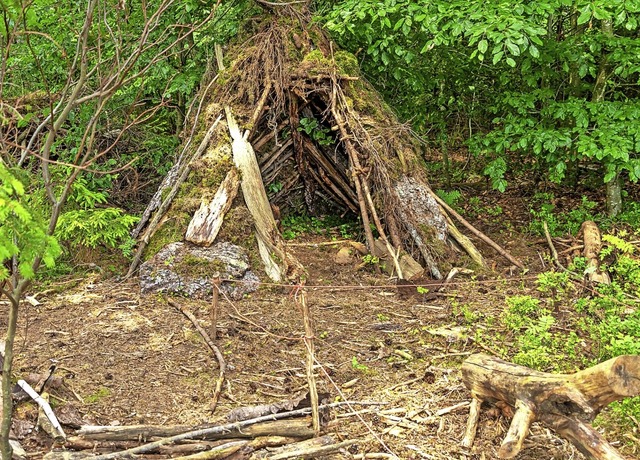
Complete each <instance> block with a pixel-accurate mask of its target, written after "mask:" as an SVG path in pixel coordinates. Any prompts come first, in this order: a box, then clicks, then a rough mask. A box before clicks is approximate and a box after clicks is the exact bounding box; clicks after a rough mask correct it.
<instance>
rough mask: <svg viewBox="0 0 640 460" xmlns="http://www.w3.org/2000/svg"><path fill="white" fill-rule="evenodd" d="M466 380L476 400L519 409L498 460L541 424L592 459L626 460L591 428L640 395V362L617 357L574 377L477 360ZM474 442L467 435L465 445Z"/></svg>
mask: <svg viewBox="0 0 640 460" xmlns="http://www.w3.org/2000/svg"><path fill="white" fill-rule="evenodd" d="M462 380H463V382H464V384H465V385H466V387H467V388H468V389H469V390H470V391H471V393H472V395H473V397H474V398H476V399H478V400H480V401H486V402H490V403H499V402H502V403H507V404H508V405H509V406H511V407H512V408H515V411H516V412H515V416H514V418H513V421H512V423H511V427H510V429H509V432H508V434H507V437H506V438H505V439H504V441H503V443H502V447H501V448H500V451H499V456H500V458H513V457H514V456H515V455H517V453H518V452H519V451H520V450H521V449H522V443H523V441H524V438H525V437H526V435H527V433H528V431H529V426H530V424H531V423H532V422H533V421H534V420H538V421H540V422H542V423H543V424H545V425H547V426H548V427H549V428H552V429H555V430H557V431H558V433H559V434H561V435H563V436H565V437H567V438H568V439H569V440H570V441H571V442H572V443H573V444H574V445H575V446H576V447H577V448H578V449H579V450H580V451H581V452H582V453H584V454H585V455H586V456H587V457H588V458H595V459H607V460H608V459H622V458H623V457H622V456H620V454H619V453H617V451H616V450H615V449H614V448H613V447H611V446H610V445H609V444H608V443H607V442H606V441H605V440H604V438H602V437H601V436H599V435H598V434H597V432H596V431H595V430H594V429H593V428H591V427H590V426H589V425H588V423H587V422H590V421H592V420H593V419H594V418H595V417H596V415H597V414H598V413H599V412H600V411H601V410H602V409H603V408H604V407H605V406H607V405H608V404H609V403H611V402H613V401H617V400H621V399H624V398H626V397H631V396H635V395H638V394H640V356H638V355H626V356H619V357H617V358H613V359H610V360H609V361H606V362H603V363H600V364H598V365H596V366H593V367H590V368H588V369H584V370H582V371H580V372H576V373H575V374H549V373H544V372H538V371H534V370H532V369H529V368H526V367H524V366H518V365H516V364H513V363H509V362H506V361H503V360H501V359H498V358H494V357H492V356H488V355H485V354H475V355H472V356H470V357H469V358H468V359H467V360H466V361H465V362H464V363H463V365H462ZM470 425H471V422H470ZM472 438H473V436H470V435H469V433H467V435H466V436H465V443H468V444H470V442H469V440H470V439H472Z"/></svg>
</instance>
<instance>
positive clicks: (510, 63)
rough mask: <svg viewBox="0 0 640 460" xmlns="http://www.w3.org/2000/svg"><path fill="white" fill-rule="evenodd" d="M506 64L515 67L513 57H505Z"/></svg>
mask: <svg viewBox="0 0 640 460" xmlns="http://www.w3.org/2000/svg"><path fill="white" fill-rule="evenodd" d="M507 64H509V66H511V67H515V66H516V61H514V60H513V58H510V57H508V58H507Z"/></svg>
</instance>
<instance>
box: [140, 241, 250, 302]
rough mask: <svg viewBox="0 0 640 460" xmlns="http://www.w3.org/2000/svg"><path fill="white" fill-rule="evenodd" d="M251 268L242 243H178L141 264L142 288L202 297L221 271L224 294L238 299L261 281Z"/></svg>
mask: <svg viewBox="0 0 640 460" xmlns="http://www.w3.org/2000/svg"><path fill="white" fill-rule="evenodd" d="M249 268H250V267H249V257H248V256H247V253H246V251H245V250H244V249H243V248H241V247H240V246H236V245H234V244H231V243H227V242H220V243H217V244H214V245H213V246H211V247H200V246H195V245H193V244H190V243H183V242H176V243H171V244H168V245H167V246H165V247H164V248H162V249H161V250H160V251H158V253H157V254H156V255H155V256H153V257H152V258H151V259H149V260H148V261H146V262H145V263H143V264H142V265H141V266H140V289H141V291H142V292H143V293H145V294H146V293H150V292H165V293H171V294H180V295H185V296H187V297H193V298H200V299H201V298H204V297H205V296H208V295H210V294H211V290H212V288H213V286H212V284H211V278H212V277H213V276H214V274H215V273H219V276H220V278H221V279H222V280H223V281H222V283H221V285H220V290H221V291H222V293H223V294H224V295H227V296H229V297H230V298H231V299H233V300H239V299H241V298H242V297H243V296H244V295H245V294H248V293H250V292H254V291H256V290H257V289H258V285H259V284H260V279H259V278H258V276H257V275H256V274H255V273H254V272H252V271H251V270H250V269H249ZM225 280H227V281H225ZM228 280H237V281H238V282H237V283H236V282H233V281H228Z"/></svg>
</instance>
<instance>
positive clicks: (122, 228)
mask: <svg viewBox="0 0 640 460" xmlns="http://www.w3.org/2000/svg"><path fill="white" fill-rule="evenodd" d="M138 220H140V219H139V218H138V217H135V216H131V215H129V214H124V213H123V212H122V210H121V209H118V208H105V209H78V210H73V211H67V212H65V213H64V214H62V215H61V216H60V220H59V221H58V227H57V228H56V236H57V238H58V239H59V240H61V241H68V242H70V243H71V244H73V245H78V246H84V247H87V248H96V247H98V246H105V247H107V248H116V247H118V246H121V247H122V248H123V249H125V248H126V247H129V248H130V247H131V246H130V239H131V237H130V236H129V231H130V230H131V227H132V226H133V225H135V224H136V223H137V222H138ZM125 255H126V254H125Z"/></svg>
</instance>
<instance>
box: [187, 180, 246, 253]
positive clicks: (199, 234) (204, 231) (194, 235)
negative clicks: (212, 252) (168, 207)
mask: <svg viewBox="0 0 640 460" xmlns="http://www.w3.org/2000/svg"><path fill="white" fill-rule="evenodd" d="M239 185H240V180H239V178H238V172H237V171H236V170H235V169H231V170H230V171H229V172H228V173H227V176H226V177H225V178H224V180H223V181H222V183H221V184H220V187H218V191H217V192H216V194H215V196H214V197H213V199H212V200H211V202H210V203H209V204H206V203H202V204H201V205H200V209H198V210H197V211H196V213H195V214H194V215H193V218H192V219H191V222H189V226H188V227H187V233H186V235H185V237H184V239H185V240H187V241H190V242H192V243H195V244H198V245H202V246H210V245H211V244H213V242H214V241H215V239H216V236H218V232H219V231H220V228H221V227H222V222H223V221H224V216H225V214H226V213H227V211H229V208H231V203H232V202H233V200H234V199H235V197H236V195H237V194H238V187H239Z"/></svg>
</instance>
